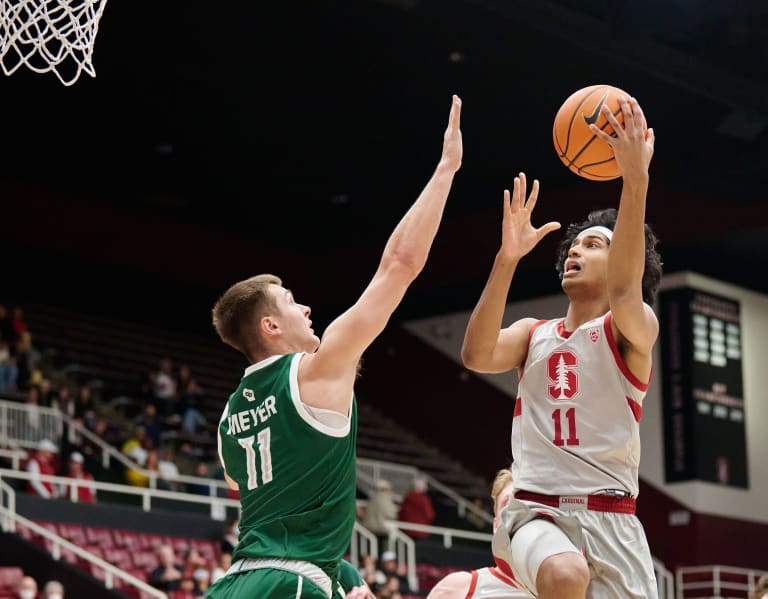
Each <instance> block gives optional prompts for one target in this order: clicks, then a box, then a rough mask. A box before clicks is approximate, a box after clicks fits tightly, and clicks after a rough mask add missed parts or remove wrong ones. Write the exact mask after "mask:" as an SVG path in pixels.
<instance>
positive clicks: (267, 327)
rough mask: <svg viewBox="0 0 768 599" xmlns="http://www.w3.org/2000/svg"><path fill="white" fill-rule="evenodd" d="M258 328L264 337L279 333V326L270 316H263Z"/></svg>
mask: <svg viewBox="0 0 768 599" xmlns="http://www.w3.org/2000/svg"><path fill="white" fill-rule="evenodd" d="M259 328H260V329H261V331H262V333H264V334H265V335H277V334H278V333H280V324H279V323H278V322H277V320H275V319H274V318H273V317H272V316H263V317H262V318H261V320H260V321H259Z"/></svg>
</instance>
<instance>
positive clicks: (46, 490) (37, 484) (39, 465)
mask: <svg viewBox="0 0 768 599" xmlns="http://www.w3.org/2000/svg"><path fill="white" fill-rule="evenodd" d="M58 451H59V448H58V447H56V444H55V443H54V442H53V441H51V440H50V439H43V440H42V441H40V443H38V445H37V451H36V452H35V453H34V454H33V455H32V457H31V458H29V461H28V462H27V472H29V473H30V474H31V475H32V478H31V479H30V480H29V481H28V482H27V491H28V492H29V493H32V494H33V495H39V496H40V497H45V498H46V499H53V498H55V497H57V495H58V493H57V489H56V486H55V485H54V484H53V483H52V482H43V481H42V480H40V478H39V477H40V475H41V474H43V475H47V476H54V475H55V474H56V463H55V461H54V456H55V454H56V453H58Z"/></svg>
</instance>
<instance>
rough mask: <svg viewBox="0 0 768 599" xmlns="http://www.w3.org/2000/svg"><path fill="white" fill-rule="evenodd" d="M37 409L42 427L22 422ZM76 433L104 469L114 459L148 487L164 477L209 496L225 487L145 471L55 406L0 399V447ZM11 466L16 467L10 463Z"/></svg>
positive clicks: (194, 478) (29, 444)
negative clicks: (95, 450) (92, 449)
mask: <svg viewBox="0 0 768 599" xmlns="http://www.w3.org/2000/svg"><path fill="white" fill-rule="evenodd" d="M30 412H31V413H34V412H39V414H38V416H37V419H38V421H39V422H41V423H44V424H45V426H44V427H39V428H31V427H29V426H26V425H24V424H23V423H25V422H27V421H28V420H29V413H30ZM65 425H66V426H67V427H68V430H70V431H72V432H73V433H74V434H76V435H80V436H82V437H83V438H85V439H88V440H89V441H90V442H91V443H93V444H94V445H96V446H97V447H99V449H100V450H101V464H102V466H103V467H104V468H109V466H110V463H111V461H112V460H115V461H117V462H118V463H120V464H121V465H122V466H124V467H125V468H127V469H130V470H135V471H136V472H138V473H139V474H141V475H142V476H145V477H146V478H147V479H148V480H149V482H148V484H149V487H150V488H152V489H155V488H157V481H158V480H165V481H167V482H170V483H183V484H194V485H205V486H207V487H208V488H209V492H210V494H211V496H215V495H217V494H218V492H219V490H223V491H224V493H226V492H227V491H228V490H229V486H228V485H227V483H226V482H225V481H222V480H217V479H213V478H203V477H199V476H188V475H184V474H179V475H177V476H174V477H172V478H164V477H162V476H160V474H159V473H158V472H157V471H155V470H147V469H146V468H144V467H142V466H141V465H139V464H138V463H136V462H135V461H133V460H131V459H130V458H129V457H128V456H126V455H125V454H124V453H122V452H121V451H120V450H118V449H117V448H116V447H113V446H112V445H110V444H109V443H107V442H106V441H104V439H102V438H101V437H99V436H98V435H97V434H95V433H93V432H91V431H90V430H88V429H87V428H86V427H84V426H82V425H81V424H80V423H79V422H76V421H75V420H73V419H72V418H70V417H69V416H67V415H66V414H64V413H63V412H61V410H58V409H55V408H43V407H37V406H30V405H28V404H22V403H19V402H15V401H7V400H0V446H1V445H4V446H9V447H13V448H18V447H26V448H30V449H34V448H36V447H37V445H38V443H39V442H40V441H41V440H42V439H50V440H51V441H54V442H56V443H57V444H61V437H62V434H63V432H64V426H65ZM14 468H18V466H17V465H14Z"/></svg>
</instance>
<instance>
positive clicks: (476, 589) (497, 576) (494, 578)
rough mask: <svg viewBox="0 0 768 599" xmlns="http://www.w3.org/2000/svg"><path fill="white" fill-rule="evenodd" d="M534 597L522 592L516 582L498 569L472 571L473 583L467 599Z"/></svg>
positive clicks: (519, 598) (518, 598)
mask: <svg viewBox="0 0 768 599" xmlns="http://www.w3.org/2000/svg"><path fill="white" fill-rule="evenodd" d="M525 597H533V595H531V594H530V593H527V592H526V591H523V590H520V589H519V588H518V586H517V584H516V583H515V581H514V580H513V579H511V578H509V577H508V576H507V575H506V574H504V573H503V572H502V571H501V570H499V569H498V568H481V569H480V570H472V582H471V584H470V587H469V592H468V593H467V596H466V599H523V598H525Z"/></svg>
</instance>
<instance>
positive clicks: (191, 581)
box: [147, 519, 238, 599]
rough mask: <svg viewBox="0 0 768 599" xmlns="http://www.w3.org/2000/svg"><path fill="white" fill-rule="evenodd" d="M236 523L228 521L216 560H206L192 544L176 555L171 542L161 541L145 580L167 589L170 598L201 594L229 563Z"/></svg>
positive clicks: (227, 567) (188, 597)
mask: <svg viewBox="0 0 768 599" xmlns="http://www.w3.org/2000/svg"><path fill="white" fill-rule="evenodd" d="M237 525H238V520H236V519H235V520H231V521H229V522H228V523H227V527H226V529H225V531H224V535H223V537H222V539H221V548H220V552H219V554H218V558H217V561H216V562H215V563H211V562H210V561H208V560H206V559H205V558H204V557H203V556H202V555H201V554H200V552H199V551H198V550H197V549H195V548H189V549H187V550H186V551H185V552H184V554H183V556H181V559H179V556H178V555H177V554H176V551H175V550H174V549H173V547H172V546H171V545H161V546H160V547H158V548H157V559H158V565H157V567H156V568H155V569H154V570H152V571H151V572H150V573H149V576H148V578H147V581H148V582H149V584H151V585H152V586H153V587H155V588H158V589H160V590H161V591H165V592H166V593H168V597H169V599H191V598H193V597H203V596H204V595H205V592H206V591H207V590H208V587H209V586H210V585H212V584H213V583H214V582H216V581H217V580H218V579H219V578H221V577H222V576H224V575H225V574H226V572H227V570H229V567H230V566H231V565H232V551H233V550H234V548H235V547H236V546H237ZM233 533H234V535H233Z"/></svg>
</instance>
